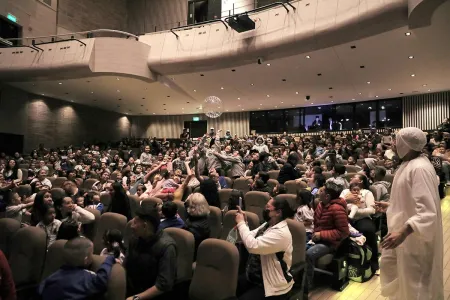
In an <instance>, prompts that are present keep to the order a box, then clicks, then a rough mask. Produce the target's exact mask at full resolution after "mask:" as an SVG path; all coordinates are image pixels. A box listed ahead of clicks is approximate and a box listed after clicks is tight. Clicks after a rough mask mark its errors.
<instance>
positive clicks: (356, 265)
mask: <svg viewBox="0 0 450 300" xmlns="http://www.w3.org/2000/svg"><path fill="white" fill-rule="evenodd" d="M371 258H372V250H371V249H370V247H369V246H367V245H363V246H360V245H358V244H357V243H355V242H351V243H350V246H349V249H348V261H347V264H348V278H349V279H350V280H353V281H356V282H366V281H367V280H369V279H370V278H371V277H372V266H371V263H370V259H371Z"/></svg>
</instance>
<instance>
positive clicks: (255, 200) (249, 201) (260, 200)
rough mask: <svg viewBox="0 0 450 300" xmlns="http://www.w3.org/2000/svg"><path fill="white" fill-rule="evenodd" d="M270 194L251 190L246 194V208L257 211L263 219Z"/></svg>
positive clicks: (253, 211)
mask: <svg viewBox="0 0 450 300" xmlns="http://www.w3.org/2000/svg"><path fill="white" fill-rule="evenodd" d="M269 199H270V195H269V194H267V193H264V192H257V191H251V192H248V193H247V194H245V196H244V203H245V210H246V211H249V212H252V213H255V214H256V215H257V216H258V218H259V219H260V220H263V211H264V208H265V207H266V204H267V202H268V201H269Z"/></svg>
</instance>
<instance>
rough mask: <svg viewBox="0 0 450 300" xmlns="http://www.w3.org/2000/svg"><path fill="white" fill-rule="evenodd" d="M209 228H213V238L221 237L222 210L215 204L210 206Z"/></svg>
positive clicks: (211, 235)
mask: <svg viewBox="0 0 450 300" xmlns="http://www.w3.org/2000/svg"><path fill="white" fill-rule="evenodd" d="M208 221H209V228H210V229H211V234H210V237H211V238H215V239H217V238H219V236H220V233H221V232H222V211H221V210H220V209H219V208H218V207H215V206H210V207H209V217H208Z"/></svg>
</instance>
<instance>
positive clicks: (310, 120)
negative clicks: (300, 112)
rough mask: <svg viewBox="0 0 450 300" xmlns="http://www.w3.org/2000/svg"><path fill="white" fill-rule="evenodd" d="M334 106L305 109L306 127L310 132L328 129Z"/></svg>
mask: <svg viewBox="0 0 450 300" xmlns="http://www.w3.org/2000/svg"><path fill="white" fill-rule="evenodd" d="M331 108H332V106H331V105H324V106H315V107H306V108H305V125H306V128H308V130H313V131H314V130H322V129H327V127H328V119H329V118H330V117H332V109H331Z"/></svg>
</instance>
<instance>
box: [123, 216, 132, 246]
mask: <svg viewBox="0 0 450 300" xmlns="http://www.w3.org/2000/svg"><path fill="white" fill-rule="evenodd" d="M132 222H133V220H131V221H129V222H128V223H127V226H126V227H125V233H123V244H124V246H125V248H128V245H129V244H130V240H131V239H132V237H133V231H132V230H131V223H132Z"/></svg>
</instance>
